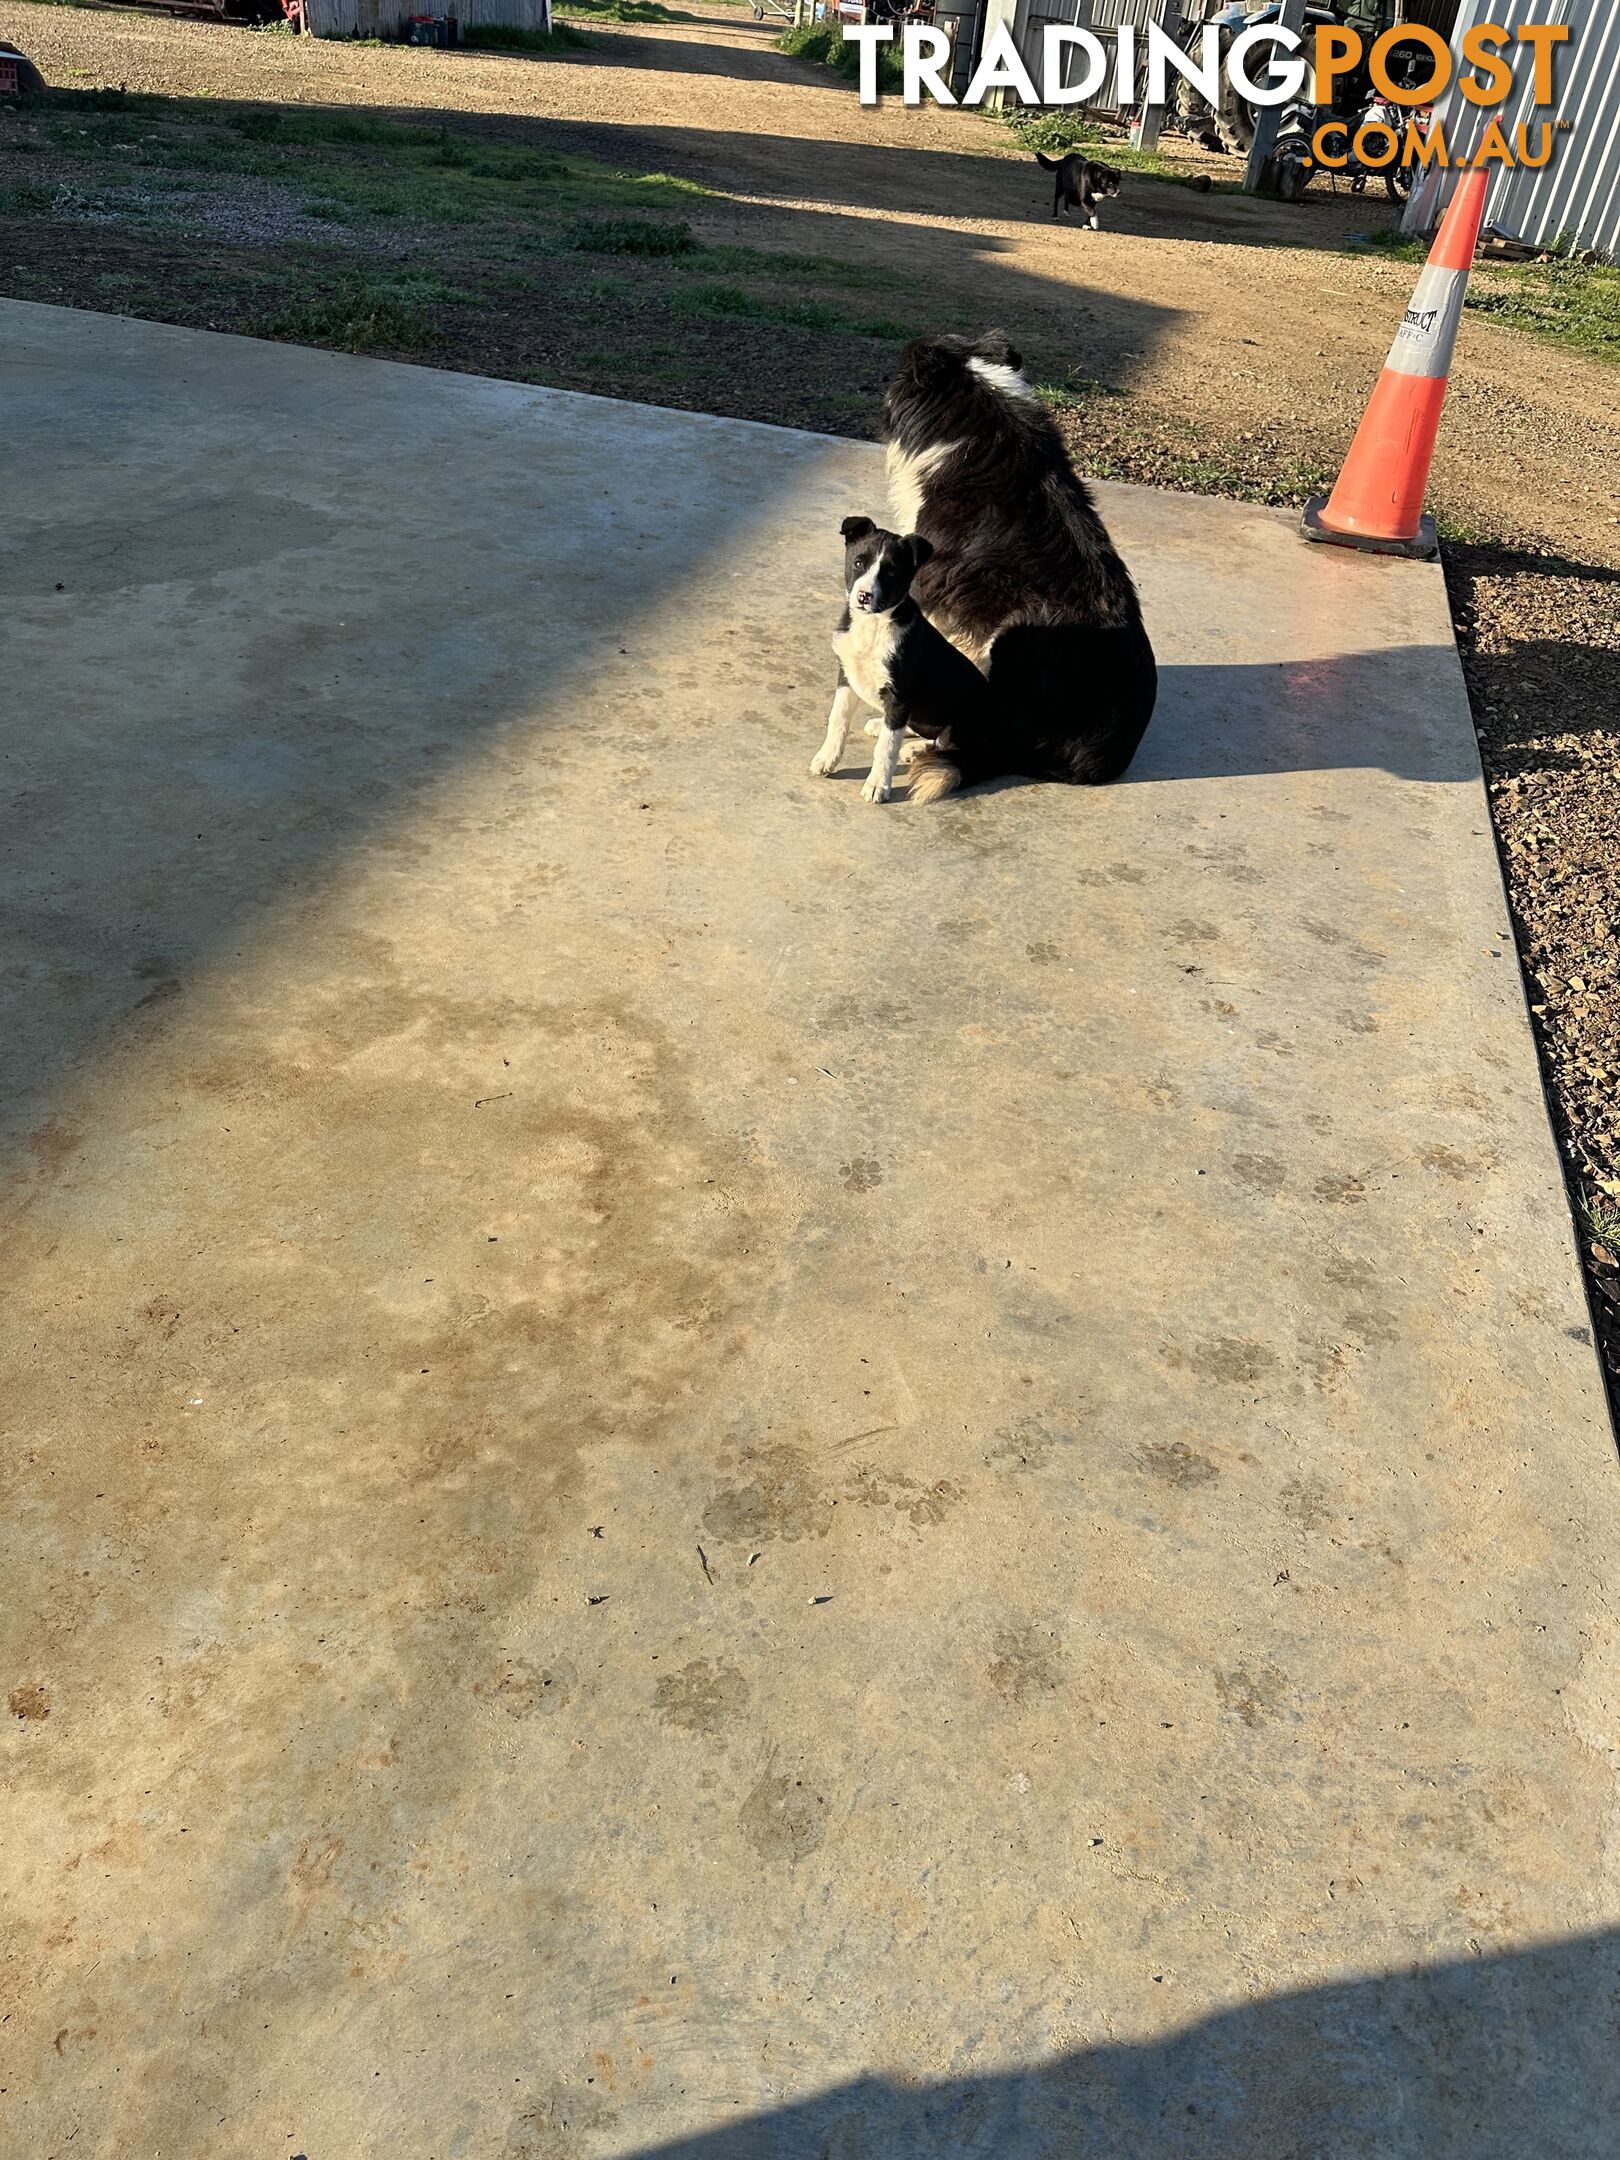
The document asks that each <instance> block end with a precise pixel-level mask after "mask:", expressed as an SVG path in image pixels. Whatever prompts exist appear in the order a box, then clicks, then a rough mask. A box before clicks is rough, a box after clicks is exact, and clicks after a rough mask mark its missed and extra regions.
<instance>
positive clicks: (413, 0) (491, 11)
mask: <svg viewBox="0 0 1620 2160" xmlns="http://www.w3.org/2000/svg"><path fill="white" fill-rule="evenodd" d="M302 13H303V22H304V28H305V29H306V30H307V31H308V32H309V33H310V35H311V36H312V37H329V38H341V37H403V36H404V34H405V27H406V25H407V23H408V22H409V21H410V20H411V18H412V17H413V16H418V15H431V16H435V17H438V18H439V19H441V20H444V19H450V18H453V19H454V21H455V22H456V24H457V26H458V28H459V29H460V30H461V31H462V32H466V31H468V30H485V29H494V28H496V27H501V28H506V29H513V30H549V29H550V28H551V0H303V9H302Z"/></svg>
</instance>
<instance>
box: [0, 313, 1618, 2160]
mask: <svg viewBox="0 0 1620 2160" xmlns="http://www.w3.org/2000/svg"><path fill="white" fill-rule="evenodd" d="M0 347H3V357H4V366H5V369H6V374H7V379H8V381H9V383H10V384H11V394H10V401H9V418H8V421H7V436H8V439H7V443H6V459H7V464H8V467H9V469H10V475H11V477H10V482H9V485H8V489H7V510H8V517H7V530H6V532H5V534H4V536H3V538H4V552H3V553H0V587H3V591H4V597H5V625H6V657H7V662H8V665H7V675H8V679H9V686H10V691H11V696H10V699H9V701H8V711H7V717H6V721H5V733H4V750H5V765H4V774H5V779H6V783H7V786H8V789H9V796H8V804H7V813H6V817H7V829H6V838H5V849H4V854H3V858H0V862H3V869H0V890H3V909H0V915H3V921H4V925H5V930H6V934H7V938H8V941H9V944H10V947H11V950H10V951H9V952H8V954H7V955H6V959H5V971H4V975H3V978H0V979H3V982H4V985H5V991H6V997H7V1007H8V1015H7V1020H6V1023H5V1026H4V1030H3V1035H0V1055H3V1062H4V1068H5V1070H4V1089H3V1095H0V1109H3V1112H4V1115H5V1117H6V1118H7V1121H8V1124H7V1144H6V1152H5V1156H4V1170H5V1175H6V1178H7V1180H8V1183H7V1184H6V1187H5V1192H6V1199H5V1212H4V1216H3V1218H0V1237H3V1240H4V1244H3V1280H4V1285H5V1311H6V1322H5V1336H6V1342H5V1349H6V1353H7V1363H8V1368H9V1370H8V1372H7V1374H6V1376H5V1378H4V1381H3V1383H0V1417H3V1421H4V1426H5V1435H6V1462H7V1475H8V1480H9V1490H8V1494H7V1500H6V1506H5V1511H4V1521H3V1534H4V1538H5V1541H6V1546H7V1552H6V1556H5V1560H4V1566H5V1571H6V1572H5V1581H6V1583H7V1585H8V1594H7V1598H6V1604H5V1611H4V1615H3V1626H4V1637H5V1645H6V1647H5V1657H4V1667H3V1669H4V1671H5V1673H6V1675H7V1679H6V1682H5V1685H6V1688H7V1689H8V1690H9V1692H10V1706H11V1716H10V1718H9V1719H8V1721H7V1727H6V1733H5V1749H6V1762H5V1775H6V1782H7V1786H8V1791H9V1801H8V1809H9V1813H10V1823H11V1827H10V1830H9V1833H8V1836H7V1839H6V1843H5V1853H4V1859H3V1860H0V1876H3V1879H4V1884H5V1891H6V1897H7V1903H8V1907H9V1911H10V1915H11V1921H12V1929H11V1933H10V1937H9V1947H8V1949H7V1953H6V1963H5V1966H4V1972H3V1979H4V1987H5V1998H6V1999H5V2001H4V2003H3V2004H0V2015H3V2016H5V2017H6V2019H7V2022H6V2024H5V2028H4V2030H5V2040H6V2045H5V2057H6V2072H5V2084H6V2086H7V2088H8V2090H7V2093H6V2096H5V2098H4V2099H3V2100H0V2107H4V2108H6V2109H9V2110H10V2111H11V2127H10V2129H9V2131H8V2132H7V2133H6V2139H5V2143H6V2149H7V2150H8V2151H15V2152H17V2153H19V2154H21V2153H28V2154H37V2155H39V2156H41V2160H46V2156H66V2155H69V2154H71V2155H72V2160H90V2156H91V2155H98V2156H100V2155H105V2156H107V2160H113V2156H118V2160H125V2156H133V2155H137V2154H139V2155H147V2154H150V2155H162V2156H165V2160H180V2156H184V2160H294V2156H296V2155H300V2154H302V2155H307V2160H358V2156H370V2155H376V2156H379V2160H381V2156H389V2160H394V2156H399V2160H406V2156H408V2160H631V2156H650V2155H653V2154H674V2155H680V2156H683V2160H755V2156H765V2160H787V2156H792V2160H801V2156H802V2160H813V2156H826V2160H856V2156H860V2160H935V2156H952V2160H954V2156H959V2155H970V2156H984V2160H992V2156H994V2160H1071V2156H1086V2160H1091V2156H1095V2160H1172V2156H1176V2160H1180V2156H1190V2155H1208V2156H1211V2160H1215V2156H1219V2160H1258V2156H1268V2160H1269V2156H1276V2160H1284V2156H1288V2160H1303V2156H1307V2155H1310V2156H1318V2155H1320V2156H1323V2160H1328V2156H1331V2160H1361V2156H1366V2160H1373V2156H1377V2160H1391V2156H1398V2160H1418V2156H1420V2155H1421V2156H1422V2160H1441V2156H1455V2160H1480V2156H1487V2155H1488V2156H1497V2155H1500V2156H1502V2160H1509V2156H1511V2160H1524V2156H1525V2155H1527V2154H1531V2153H1533V2154H1535V2155H1537V2156H1538V2160H1556V2156H1570V2160H1574V2156H1580V2160H1598V2156H1600V2155H1601V2156H1607V2155H1609V2154H1610V2153H1612V2151H1613V2149H1614V2122H1615V2119H1616V2109H1617V2106H1620V2051H1617V2049H1616V2045H1615V2038H1616V2025H1615V2019H1616V2007H1617V2000H1620V1937H1617V1933H1616V1924H1617V1919H1620V1879H1617V1877H1620V1870H1617V1866H1616V1859H1615V1850H1614V1842H1613V1840H1614V1826H1615V1820H1616V1816H1615V1802H1614V1793H1615V1787H1614V1782H1613V1776H1614V1767H1615V1760H1614V1755H1615V1731H1616V1727H1615V1718H1614V1693H1615V1689H1614V1675H1615V1669H1616V1668H1615V1626H1614V1618H1613V1596H1614V1575H1615V1569H1616V1560H1615V1555H1616V1553H1617V1551H1620V1509H1617V1505H1616V1495H1617V1487H1616V1477H1615V1461H1614V1453H1613V1445H1612V1436H1611V1433H1610V1428H1609V1425H1608V1422H1607V1417H1606V1413H1605V1409H1604V1404H1603V1398H1602V1394H1601V1390H1600V1386H1599V1382H1598V1375H1597V1370H1596V1365H1595V1361H1594V1358H1593V1353H1592V1350H1591V1346H1590V1343H1589V1341H1588V1338H1587V1332H1586V1319H1587V1316H1586V1313H1585V1310H1584V1306H1583V1304H1582V1298H1581V1291H1580V1287H1579V1281H1578V1276H1577V1272H1576V1266H1575V1259H1574V1253H1573V1248H1572V1240H1571V1230H1570V1224H1569V1219H1568V1215H1567V1211H1566V1205H1565V1199H1564V1193H1563V1188H1562V1184H1561V1180H1560V1176H1559V1169H1558V1164H1557V1161H1556V1157H1555V1153H1554V1148H1553V1144H1552V1141H1551V1138H1550V1136H1549V1133H1548V1130H1547V1125H1546V1120H1545V1114H1544V1110H1543V1105H1542V1100H1541V1094H1540V1089H1539V1085H1538V1080H1537V1073H1536V1065H1535V1059H1534V1055H1533V1051H1532V1046H1531V1042H1530V1038H1529V1034H1528V1030H1527V1024H1526V1020H1525V1015H1524V1011H1523V1007H1522V1003H1521V994H1520V988H1519V976H1518V972H1517V969H1516V966H1515V963H1514V957H1513V949H1512V945H1511V942H1510V940H1509V939H1508V936H1507V930H1508V925H1507V921H1506V918H1505V916H1504V913H1503V899H1502V893H1501V888H1500V884H1499V882H1498V877H1497V870H1496V864H1495V859H1494V855H1493V852H1492V842H1491V837H1490V829H1489V823H1488V818H1487V813H1486V806H1485V803H1484V799H1483V795H1482V790H1481V786H1480V780H1479V773H1478V768H1477V764H1476V760H1475V753H1474V744H1473V738H1472V733H1471V728H1470V723H1469V716H1468V710H1467V705H1466V702H1465V699H1464V695H1463V688H1462V683H1461V679H1460V675H1459V672H1458V668H1457V664H1456V660H1455V657H1454V654H1453V651H1452V647H1451V642H1450V634H1449V629H1448V619H1447V613H1446V606H1445V599H1444V594H1443V590H1442V586H1441V581H1440V576H1439V573H1438V572H1437V571H1432V570H1429V569H1426V568H1422V567H1416V566H1407V565H1395V564H1389V563H1380V562H1363V561H1360V560H1356V559H1351V558H1346V557H1343V556H1340V555H1338V554H1336V553H1333V552H1330V551H1325V550H1317V549H1308V548H1306V547H1305V546H1304V545H1303V544H1301V543H1299V542H1297V541H1296V539H1295V538H1294V535H1293V533H1292V530H1291V526H1290V522H1289V520H1288V519H1287V518H1286V517H1285V516H1280V515H1275V514H1272V513H1269V512H1264V511H1258V510H1252V509H1244V508H1237V507H1233V506H1231V505H1227V504H1222V503H1217V502H1210V501H1198V500H1191V499H1187V498H1183V497H1173V496H1155V495H1151V494H1146V493H1139V492H1133V491H1124V490H1117V489H1115V490H1107V491H1105V509H1106V513H1107V515H1108V517H1109V519H1110V521H1111V522H1112V524H1113V525H1114V527H1115V530H1116V532H1117V534H1118V536H1119V538H1120V540H1121V542H1122V544H1123V546H1124V548H1125V551H1126V553H1127V556H1128V558H1129V559H1130V560H1131V562H1132V564H1133V566H1134V567H1135V568H1136V570H1137V572H1138V574H1139V576H1140V579H1141V582H1142V585H1143V588H1144V592H1145V595H1146V598H1147V603H1148V608H1149V616H1150V621H1151V624H1152V627H1153V630H1154V634H1155V637H1156V639H1157V641H1158V644H1159V647H1160V652H1161V657H1162V659H1163V661H1164V663H1165V669H1166V673H1165V688H1164V696H1163V701H1162V705H1161V709H1160V714H1159V717H1158V719H1157V720H1156V722H1155V724H1154V727H1153V730H1152V731H1151V732H1150V735H1149V737H1148V742H1147V745H1146V747H1145V749H1144V753H1143V755H1142V758H1141V759H1140V760H1139V763H1138V765H1137V767H1136V769H1135V771H1134V773H1133V774H1132V776H1131V779H1130V780H1129V782H1128V783H1127V784H1125V785H1123V786H1121V787H1119V788H1116V789H1113V790H1109V791H1106V792H1102V793H1097V794H1085V793H1080V792H1069V791H1063V790H1059V789H1053V788H1034V787H1007V788H1002V789H999V790H992V791H989V792H986V793H984V794H981V795H977V796H970V797H966V798H963V799H962V800H960V801H958V802H955V803H951V804H947V805H944V806H940V807H938V808H935V809H932V810H927V811H923V810H916V811H913V810H911V809H908V807H907V806H906V805H905V804H904V803H903V802H897V803H896V804H894V805H891V806H889V807H888V808H886V809H881V810H879V809H873V808H869V807H868V806H866V805H864V804H862V803H861V802H860V800H859V799H858V789H857V783H856V778H855V774H854V770H853V768H852V769H851V771H850V773H849V774H848V775H847V776H846V777H845V778H843V779H841V780H840V781H838V782H835V783H832V784H827V783H823V782H819V781H812V780H811V779H810V778H809V777H808V773H807V770H806V767H807V763H808V759H809V757H810V754H811V752H812V750H813V749H814V748H815V746H816V743H817V741H818V740H819V736H820V730H821V724H822V721H823V718H824V714H825V707H826V702H827V698H828V694H829V691H830V680H829V677H830V673H831V656H830V654H829V652H828V648H827V638H828V634H829V628H830V622H831V617H832V612H833V609H834V607H835V605H836V601H835V594H836V587H837V572H838V557H839V550H838V542H837V535H836V527H837V523H838V520H839V518H840V517H842V516H843V515H844V514H846V513H847V512H849V511H851V510H875V509H876V508H877V507H878V506H879V504H880V502H881V471H880V461H879V457H878V453H877V452H876V451H875V450H872V449H868V448H865V447H862V446H858V445H853V444H849V443H843V442H833V441H827V440H822V439H820V438H815V437H810V436H800V435H794V434H790V433H786V432H780V431H775V430H771V429H765V428H757V427H751V426H748V425H744V424H739V423H732V422H721V421H710V420H703V419H695V418H692V417H690V416H683V415H676V414H670V413H664V412H658V411H652V410H647V409H643V408H639V407H634V406H628V405H621V404H612V403H607V402H601V401H596V400H592V399H586V398H578V397H569V396H565V395H559V394H553V393H549V392H544V391H537V390H531V389H527V388H524V387H521V386H516V385H512V384H503V383H494V382H486V381H481V380H476V379H472V378H467V377H458V376H448V375H437V374H433V373H430V372H426V371H422V370H417V369H411V368H403V367H396V366H391V365H387V364H383V363H370V362H364V361H358V360H353V359H347V358H341V357H335V356H332V355H327V354H322V353H315V352H298V351H294V350H289V349H288V348H286V347H283V346H271V345H260V344H254V343H251V342H247V341H243V340H236V339H225V338H215V337H209V336H207V335H204V334H199V333H193V332H188V331H180V330H174V329H168V328H163V327H159V326H154V325H150V324H141V323H133V322H123V321H117V320H113V319H110V318H103V317H96V316H88V315H75V314H70V313H66V312H61V311H55V310H50V309H45V308H35V307H27V306H22V305H18V304H9V305H6V306H5V307H4V308H0Z"/></svg>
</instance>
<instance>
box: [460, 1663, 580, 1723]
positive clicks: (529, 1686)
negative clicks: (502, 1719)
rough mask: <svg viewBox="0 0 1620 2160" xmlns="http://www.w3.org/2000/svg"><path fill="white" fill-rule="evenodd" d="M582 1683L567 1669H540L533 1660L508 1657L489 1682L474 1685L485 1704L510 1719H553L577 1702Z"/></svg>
mask: <svg viewBox="0 0 1620 2160" xmlns="http://www.w3.org/2000/svg"><path fill="white" fill-rule="evenodd" d="M577 1688H578V1681H577V1679H576V1677H575V1675H574V1673H573V1671H572V1669H571V1668H570V1667H568V1666H566V1665H540V1664H537V1663H536V1662H535V1661H534V1660H533V1659H532V1658H525V1657H507V1658H502V1660H501V1662H500V1664H499V1665H498V1666H497V1667H496V1668H495V1670H494V1672H493V1673H492V1674H490V1675H489V1677H488V1678H486V1679H483V1680H475V1681H474V1682H473V1693H474V1695H475V1696H477V1697H478V1699H479V1700H480V1701H481V1702H487V1703H489V1704H490V1705H491V1706H492V1707H493V1708H495V1709H497V1710H504V1711H505V1713H506V1715H507V1716H508V1717H512V1718H530V1717H542V1716H549V1715H550V1713H551V1712H552V1711H555V1710H561V1709H564V1708H565V1707H566V1706H567V1705H568V1704H569V1703H570V1702H572V1701H573V1699H574V1695H575V1692H576V1690H577Z"/></svg>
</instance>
